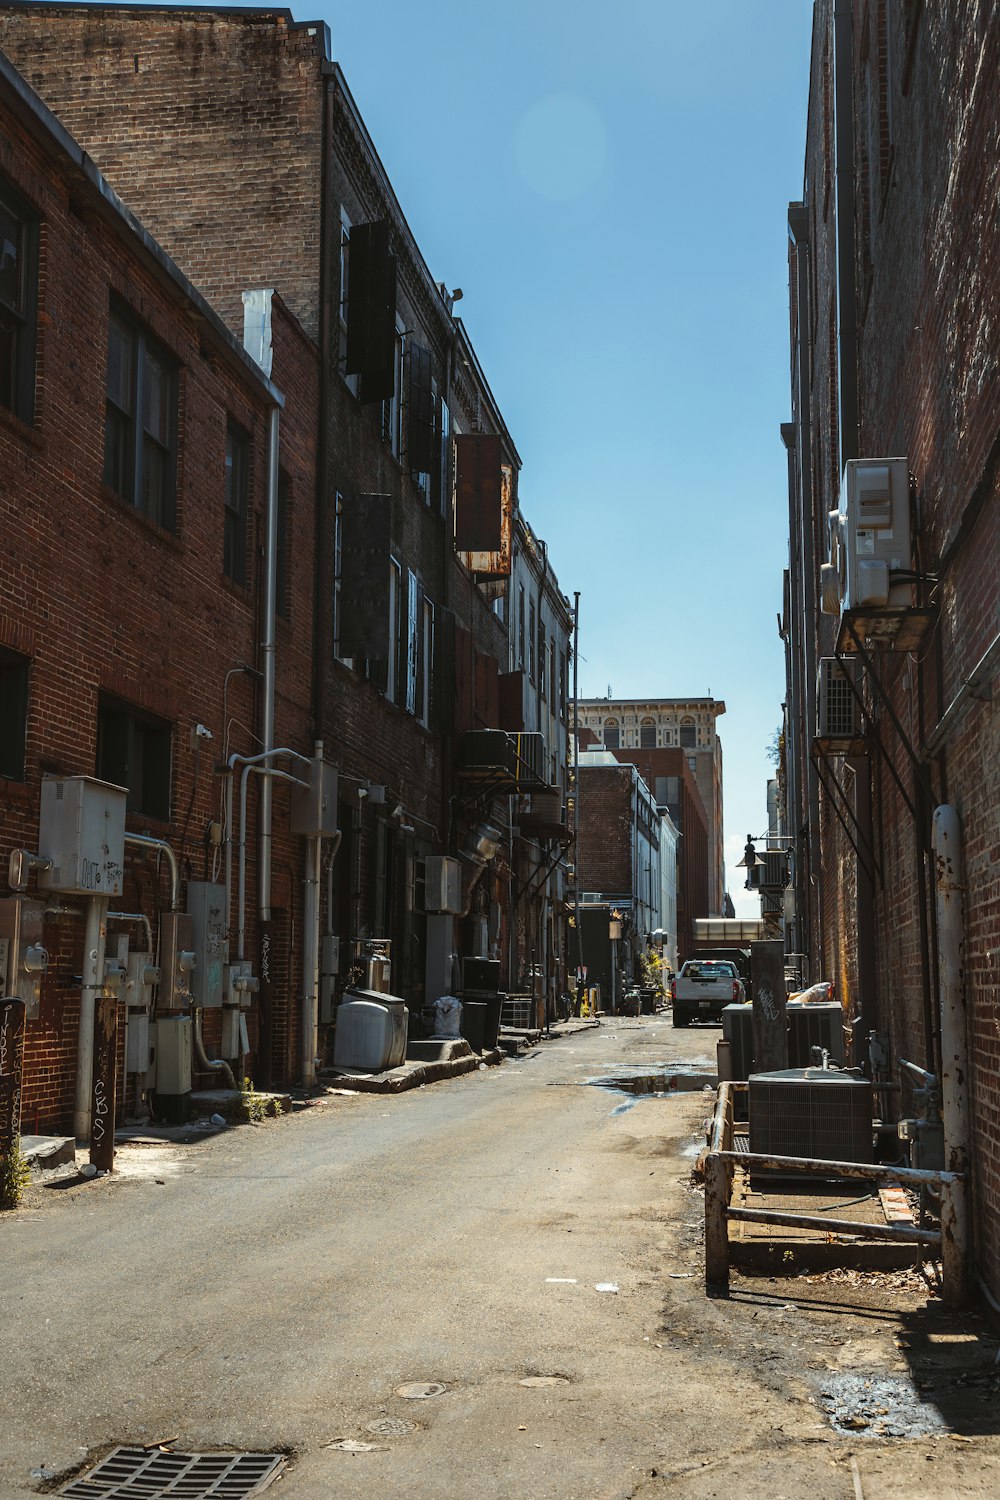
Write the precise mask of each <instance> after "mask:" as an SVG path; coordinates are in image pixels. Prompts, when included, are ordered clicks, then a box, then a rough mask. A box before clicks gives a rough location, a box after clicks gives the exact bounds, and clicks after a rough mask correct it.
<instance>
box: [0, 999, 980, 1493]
mask: <svg viewBox="0 0 1000 1500" xmlns="http://www.w3.org/2000/svg"><path fill="white" fill-rule="evenodd" d="M716 1035H717V1032H716V1031H715V1030H714V1029H706V1030H700V1029H697V1028H695V1029H692V1030H689V1031H682V1032H674V1031H672V1029H671V1028H670V1026H669V1022H667V1021H666V1020H664V1019H661V1018H655V1019H649V1020H635V1021H623V1022H620V1023H618V1024H614V1023H609V1022H607V1021H605V1024H604V1025H603V1026H602V1027H601V1028H600V1029H597V1030H593V1031H588V1032H586V1033H583V1034H578V1035H576V1036H573V1037H566V1038H563V1039H561V1040H559V1041H554V1042H552V1043H549V1044H546V1045H544V1046H543V1047H542V1048H540V1049H539V1050H538V1051H536V1052H535V1053H534V1054H533V1055H532V1056H530V1057H529V1058H527V1059H525V1060H523V1061H520V1062H516V1063H507V1064H505V1065H504V1066H502V1067H500V1068H494V1069H490V1070H488V1071H483V1072H478V1073H475V1074H472V1075H469V1076H467V1077H464V1078H461V1079H457V1080H452V1081H450V1082H445V1083H441V1084H436V1085H432V1086H429V1087H426V1088H424V1089H422V1090H419V1091H415V1092H413V1093H410V1094H404V1095H400V1096H396V1097H389V1098H383V1097H380V1096H373V1095H362V1096H356V1097H354V1098H350V1099H344V1098H340V1097H338V1098H333V1099H330V1100H329V1101H327V1102H325V1103H323V1104H322V1105H320V1106H317V1107H315V1108H313V1109H311V1110H309V1111H308V1112H305V1113H303V1114H299V1115H295V1116H291V1117H286V1118H284V1119H281V1120H278V1121H269V1122H267V1123H265V1124H263V1125H261V1126H259V1127H242V1128H238V1129H230V1130H226V1131H224V1132H223V1133H221V1134H219V1135H217V1136H213V1137H212V1138H211V1139H207V1140H205V1141H203V1142H201V1143H200V1144H197V1145H193V1146H187V1147H180V1148H178V1147H159V1148H157V1147H138V1148H132V1149H131V1150H129V1151H127V1152H123V1153H122V1154H121V1156H120V1157H119V1167H120V1171H118V1172H116V1174H115V1177H114V1178H113V1179H108V1180H104V1181H98V1182H95V1183H92V1184H88V1185H80V1186H76V1187H72V1188H69V1189H57V1188H49V1189H46V1188H42V1189H36V1190H34V1191H33V1192H32V1194H31V1196H30V1199H29V1201H28V1203H27V1205H26V1207H25V1208H23V1209H21V1210H18V1211H17V1212H16V1213H13V1214H7V1215H4V1216H2V1218H0V1264H2V1266H3V1273H4V1274H3V1286H4V1293H3V1296H4V1302H5V1309H4V1316H3V1322H2V1325H0V1339H2V1363H0V1368H2V1378H0V1402H2V1403H3V1408H4V1410H3V1418H4V1419H3V1422H2V1424H0V1496H2V1497H3V1500H7V1497H12V1500H13V1497H21V1496H26V1495H33V1494H37V1493H39V1491H40V1490H42V1489H45V1488H48V1489H51V1488H53V1487H54V1486H55V1485H56V1484H58V1483H59V1481H60V1479H61V1478H65V1476H66V1475H67V1474H68V1473H70V1472H74V1471H76V1470H77V1469H79V1468H80V1466H81V1465H83V1464H84V1462H85V1461H86V1460H90V1461H96V1459H97V1458H98V1457H100V1456H102V1455H103V1454H104V1453H106V1452H107V1451H108V1450H109V1449H110V1448H112V1447H113V1446H115V1445H117V1444H131V1443H137V1444H147V1443H154V1442H156V1441H157V1440H159V1439H164V1440H166V1439H176V1447H178V1448H182V1449H187V1450H194V1451H207V1450H213V1449H230V1448H232V1449H239V1450H257V1451H261V1450H263V1451H267V1452H271V1451H279V1450H281V1451H288V1452H289V1454H290V1457H291V1462H290V1464H289V1467H288V1469H287V1470H286V1472H285V1474H284V1476H283V1477H282V1478H281V1479H280V1480H279V1481H278V1482H277V1483H276V1485H275V1486H274V1488H273V1490H271V1491H269V1494H271V1493H273V1494H274V1495H275V1496H276V1497H278V1496H282V1497H294V1500H303V1497H308V1500H315V1497H327V1496H336V1497H338V1500H351V1497H374V1496H379V1497H384V1496H405V1497H407V1500H432V1497H433V1500H442V1497H451V1500H465V1497H472V1496H475V1497H477V1500H478V1497H518V1500H521V1497H539V1500H548V1497H551V1500H568V1497H570V1496H572V1497H583V1500H600V1497H608V1500H619V1497H620V1500H625V1497H629V1496H642V1497H643V1500H646V1497H647V1496H648V1495H649V1496H652V1495H661V1494H662V1495H664V1496H669V1497H670V1500H674V1497H675V1496H676V1497H684V1500H702V1497H709V1496H714V1495H726V1496H728V1495H730V1494H732V1493H733V1491H734V1485H735V1486H737V1487H738V1488H739V1490H740V1493H741V1494H745V1495H753V1496H757V1495H761V1496H763V1495H768V1496H771V1497H776V1496H787V1497H789V1500H791V1497H798V1496H803V1497H805V1496H808V1497H809V1500H823V1497H826V1496H830V1497H841V1496H843V1497H844V1500H856V1497H857V1495H858V1493H859V1491H858V1490H857V1488H856V1487H855V1486H854V1482H853V1481H854V1474H853V1471H851V1470H850V1469H849V1462H850V1461H851V1459H852V1451H853V1450H850V1449H849V1447H848V1446H845V1440H844V1439H843V1438H837V1437H836V1436H834V1435H833V1434H831V1432H830V1429H829V1426H828V1424H827V1423H826V1422H825V1421H824V1420H823V1419H822V1416H821V1413H820V1412H819V1411H818V1409H817V1405H816V1401H817V1395H816V1391H817V1389H818V1387H817V1386H815V1385H810V1383H809V1381H810V1378H811V1377H810V1373H809V1372H810V1369H822V1370H823V1371H827V1370H830V1369H832V1368H833V1367H834V1366H839V1367H843V1366H844V1365H845V1363H846V1364H847V1365H850V1366H852V1367H853V1359H854V1354H855V1353H856V1350H857V1348H858V1347H861V1345H864V1341H865V1340H867V1344H866V1345H864V1347H865V1348H866V1349H867V1354H866V1356H865V1357H866V1358H869V1359H871V1360H874V1359H875V1357H876V1356H875V1353H874V1352H873V1351H874V1350H875V1346H876V1344H878V1340H879V1339H881V1341H882V1342H881V1344H880V1345H879V1348H880V1349H881V1353H880V1354H879V1356H878V1357H879V1358H881V1359H882V1360H883V1363H884V1362H885V1360H886V1359H890V1358H891V1357H892V1356H893V1355H895V1357H896V1359H897V1360H898V1358H899V1355H898V1351H896V1350H894V1349H893V1348H892V1347H891V1344H890V1339H891V1337H893V1336H894V1331H897V1330H898V1320H897V1321H896V1322H894V1321H893V1317H892V1316H891V1315H889V1314H885V1315H880V1316H881V1322H878V1324H877V1327H876V1326H874V1325H872V1322H871V1318H870V1316H869V1314H868V1313H867V1312H866V1313H865V1314H864V1315H863V1317H859V1318H855V1320H854V1322H852V1323H850V1325H849V1326H850V1330H851V1335H850V1336H848V1335H847V1334H846V1333H845V1329H846V1328H847V1327H848V1323H846V1322H845V1318H844V1315H843V1314H841V1315H840V1316H839V1317H838V1316H837V1314H836V1313H834V1314H831V1313H830V1311H829V1308H828V1307H827V1305H826V1303H827V1302H829V1293H828V1292H826V1293H824V1297H825V1298H826V1302H824V1303H823V1305H822V1306H820V1305H819V1304H818V1303H817V1307H816V1310H815V1312H812V1311H808V1312H803V1311H801V1310H800V1309H801V1306H802V1304H801V1298H800V1299H799V1302H798V1304H797V1305H793V1304H791V1303H790V1302H789V1300H788V1298H789V1293H788V1292H787V1290H785V1289H783V1288H781V1287H778V1286H775V1285H767V1284H766V1283H765V1287H764V1291H763V1292H760V1291H759V1290H757V1289H751V1290H750V1291H748V1292H747V1293H745V1294H742V1293H740V1292H739V1291H738V1290H737V1293H736V1295H735V1296H734V1299H733V1300H732V1301H731V1302H724V1303H719V1302H708V1301H707V1300H706V1299H705V1296H704V1292H703V1289H702V1286H701V1281H700V1249H699V1226H700V1220H701V1198H700V1195H699V1193H698V1192H697V1190H696V1189H694V1188H693V1187H692V1186H691V1183H690V1170H691V1166H692V1163H693V1158H694V1155H695V1153H696V1151H697V1149H698V1146H699V1144H700V1143H701V1139H702V1122H703V1119H704V1116H705V1114H706V1112H707V1108H708V1105H709V1103H710V1101H708V1100H706V1098H705V1097H704V1096H703V1095H701V1094H700V1093H685V1094H680V1095H677V1096H675V1097H669V1098H662V1097H660V1098H657V1097H652V1098H638V1099H636V1098H635V1097H634V1096H631V1095H628V1094H625V1093H622V1092H612V1091H609V1090H607V1089H605V1088H600V1087H590V1086H587V1083H586V1080H587V1079H589V1078H593V1077H598V1076H608V1075H614V1074H615V1073H617V1072H620V1071H621V1070H623V1069H627V1068H631V1069H637V1070H639V1071H642V1070H644V1069H652V1068H659V1067H662V1066H663V1065H664V1064H666V1063H669V1062H672V1061H677V1060H680V1061H682V1062H686V1063H687V1064H688V1065H689V1066H690V1067H693V1068H696V1067H697V1063H698V1061H699V1060H700V1061H702V1062H703V1063H704V1064H705V1065H706V1066H707V1065H708V1064H709V1060H710V1058H711V1056H712V1053H713V1052H714V1042H715V1037H716ZM605 1283H611V1284H614V1285H616V1286H617V1291H601V1290H598V1289H597V1288H598V1286H599V1285H600V1284H605ZM789 1308H791V1311H789ZM859 1329H860V1333H859V1331H858V1330H859ZM876 1335H877V1337H876ZM852 1338H855V1339H860V1340H861V1344H856V1345H855V1349H854V1351H852V1350H851V1349H850V1347H848V1348H847V1349H845V1347H844V1346H845V1344H846V1345H847V1346H850V1345H851V1343H852ZM887 1351H888V1352H887ZM538 1377H544V1378H545V1379H546V1380H547V1381H551V1382H554V1383H546V1384H540V1385H535V1384H532V1385H524V1384H523V1383H522V1382H523V1381H524V1380H526V1379H537V1378H538ZM819 1378H820V1377H819V1376H817V1377H816V1379H819ZM824 1378H826V1377H824ZM411 1383H435V1384H440V1385H441V1386H443V1387H444V1390H443V1391H441V1392H440V1393H439V1394H436V1395H433V1396H431V1397H429V1398H428V1399H422V1400H420V1399H417V1400H413V1399H407V1398H405V1397H402V1396H400V1395H398V1394H397V1391H398V1389H399V1388H400V1387H401V1386H404V1385H406V1384H411ZM371 1424H375V1425H376V1428H378V1427H379V1426H381V1428H382V1429H383V1430H381V1431H378V1430H374V1431H373V1430H372V1428H371ZM386 1424H388V1426H389V1428H390V1429H393V1428H394V1429H395V1430H389V1431H386V1430H385V1428H386ZM400 1424H405V1425H403V1426H400ZM344 1441H348V1442H355V1443H365V1444H370V1445H372V1448H371V1451H362V1452H349V1451H345V1450H344V1449H343V1448H341V1447H337V1446H334V1445H335V1444H338V1443H342V1442H344ZM927 1446H928V1452H929V1454H930V1457H929V1458H928V1457H927V1455H925V1453H924V1452H923V1451H922V1450H920V1451H917V1448H912V1449H911V1450H909V1451H910V1456H911V1458H912V1461H913V1462H912V1463H911V1464H910V1468H912V1467H913V1464H915V1463H916V1462H917V1461H918V1460H919V1463H920V1475H919V1476H918V1477H920V1476H922V1475H923V1474H927V1475H930V1474H931V1473H932V1472H933V1473H934V1476H935V1482H934V1485H933V1488H932V1490H928V1491H927V1493H932V1492H933V1493H935V1494H937V1495H951V1494H955V1495H958V1494H965V1493H969V1494H995V1493H996V1492H997V1489H998V1488H1000V1485H998V1484H997V1483H995V1481H996V1479H997V1476H998V1475H1000V1470H998V1469H997V1468H996V1467H995V1459H994V1458H993V1457H992V1455H993V1454H995V1452H996V1445H995V1443H991V1444H990V1446H989V1448H988V1449H982V1450H977V1454H976V1459H977V1463H976V1465H974V1466H973V1468H972V1469H970V1468H969V1463H968V1462H967V1463H966V1472H968V1473H969V1474H970V1475H972V1474H973V1472H974V1473H975V1474H976V1475H980V1476H981V1475H983V1474H986V1473H987V1471H988V1470H989V1471H990V1473H991V1474H992V1479H989V1480H986V1481H984V1483H986V1486H987V1487H985V1488H978V1487H973V1488H969V1489H968V1490H966V1489H965V1488H961V1487H958V1482H957V1477H956V1476H958V1475H959V1474H960V1472H961V1468H960V1466H959V1468H956V1467H955V1466H956V1464H958V1462H959V1458H958V1457H956V1456H955V1455H954V1454H945V1455H942V1453H941V1448H940V1445H938V1446H937V1447H936V1448H932V1447H931V1446H930V1445H927ZM944 1446H945V1447H947V1446H948V1445H947V1444H945V1445H944ZM943 1457H944V1458H948V1459H949V1460H953V1461H952V1463H951V1467H950V1468H949V1469H948V1471H947V1473H948V1480H947V1482H943V1481H945V1478H946V1475H945V1471H944V1468H945V1466H944V1464H943V1463H942V1461H941V1460H942V1458H943ZM960 1457H961V1458H962V1459H967V1460H969V1461H970V1462H971V1457H972V1454H971V1453H969V1454H967V1453H965V1451H964V1450H963V1451H962V1454H961V1455H960ZM935 1458H936V1459H937V1462H938V1467H937V1468H936V1469H934V1470H932V1469H931V1468H930V1464H931V1462H933V1461H934V1459H935ZM878 1463H882V1465H883V1475H884V1482H883V1481H882V1480H880V1481H879V1482H880V1484H881V1488H877V1487H876V1488H872V1485H873V1484H874V1478H873V1476H874V1475H876V1473H877V1472H878V1467H877V1466H878ZM864 1465H865V1466H866V1467H865V1469H864V1473H865V1482H866V1484H867V1486H868V1487H867V1488H865V1489H864V1490H863V1491H861V1492H860V1493H862V1494H863V1497H864V1500H872V1497H873V1496H881V1495H895V1494H897V1493H899V1494H901V1493H906V1494H907V1495H908V1496H909V1500H913V1496H915V1495H919V1494H921V1493H924V1491H923V1490H921V1488H920V1487H919V1485H915V1484H914V1480H913V1475H912V1474H910V1473H908V1472H904V1471H905V1469H906V1466H902V1465H901V1464H900V1462H899V1458H898V1450H897V1456H895V1457H894V1456H893V1454H892V1452H891V1451H890V1445H886V1444H881V1445H876V1446H871V1447H870V1448H869V1449H868V1450H867V1451H866V1453H865V1456H864ZM984 1465H985V1467H984ZM991 1465H992V1466H993V1467H992V1469H990V1466H991ZM33 1471H34V1472H33ZM39 1471H44V1474H40V1473H39ZM48 1474H52V1475H54V1476H55V1477H54V1478H52V1479H51V1480H50V1479H47V1478H45V1477H44V1475H48ZM952 1480H954V1481H955V1485H956V1487H954V1488H948V1483H951V1482H952ZM897 1482H898V1484H899V1488H897V1487H896V1485H897ZM859 1483H860V1479H859ZM976 1483H977V1484H978V1483H979V1480H978V1479H977V1481H976Z"/></svg>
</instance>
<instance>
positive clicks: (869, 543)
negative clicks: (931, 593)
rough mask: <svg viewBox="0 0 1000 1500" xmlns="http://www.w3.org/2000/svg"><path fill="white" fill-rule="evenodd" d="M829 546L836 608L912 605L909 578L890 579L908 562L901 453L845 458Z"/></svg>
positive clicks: (906, 486)
mask: <svg viewBox="0 0 1000 1500" xmlns="http://www.w3.org/2000/svg"><path fill="white" fill-rule="evenodd" d="M834 551H835V552H836V554H837V556H836V563H837V567H838V569H839V574H840V602H841V608H842V609H844V610H852V609H906V608H908V607H909V606H911V605H912V604H913V580H912V579H905V580H899V581H894V579H893V575H894V574H897V573H906V572H908V571H909V569H910V567H911V547H910V469H909V464H908V462H907V460H906V459H905V458H852V459H849V460H848V462H847V466H846V471H845V474H844V485H843V491H842V495H841V506H840V528H839V536H836V537H835V545H832V546H831V553H832V552H834ZM832 560H833V558H832V557H831V561H832Z"/></svg>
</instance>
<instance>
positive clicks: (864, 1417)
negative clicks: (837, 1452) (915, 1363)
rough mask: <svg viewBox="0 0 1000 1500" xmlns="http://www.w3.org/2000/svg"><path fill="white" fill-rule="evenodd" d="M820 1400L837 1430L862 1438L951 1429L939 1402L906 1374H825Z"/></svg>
mask: <svg viewBox="0 0 1000 1500" xmlns="http://www.w3.org/2000/svg"><path fill="white" fill-rule="evenodd" d="M816 1399H817V1402H818V1404H819V1408H820V1410H821V1411H822V1413H823V1415H824V1416H825V1417H826V1419H827V1421H828V1422H829V1424H830V1426H831V1427H832V1428H833V1430H834V1432H839V1433H841V1434H843V1436H845V1437H858V1438H865V1437H871V1438H884V1437H899V1438H914V1437H930V1436H932V1435H933V1434H934V1433H938V1432H948V1431H949V1428H948V1424H947V1423H946V1422H945V1420H944V1419H943V1417H942V1416H941V1413H940V1412H939V1411H938V1409H937V1407H936V1406H932V1405H931V1404H930V1403H929V1402H928V1401H925V1400H924V1398H923V1397H922V1396H921V1394H920V1392H919V1391H918V1390H917V1388H916V1386H915V1385H914V1384H913V1382H912V1381H911V1380H909V1379H908V1378H907V1377H906V1376H905V1375H833V1374H827V1375H824V1377H823V1381H822V1384H821V1385H820V1386H819V1388H818V1391H817V1398H816Z"/></svg>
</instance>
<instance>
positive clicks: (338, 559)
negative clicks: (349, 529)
mask: <svg viewBox="0 0 1000 1500" xmlns="http://www.w3.org/2000/svg"><path fill="white" fill-rule="evenodd" d="M343 512H344V497H343V495H342V494H341V493H340V491H339V490H338V491H337V497H336V499H335V500H334V503H333V598H332V599H331V601H330V607H331V616H332V619H331V625H332V631H331V634H332V638H333V654H334V656H335V657H337V658H338V659H339V660H341V661H342V660H343V657H341V655H340V581H341V577H342V575H343V569H344V528H343Z"/></svg>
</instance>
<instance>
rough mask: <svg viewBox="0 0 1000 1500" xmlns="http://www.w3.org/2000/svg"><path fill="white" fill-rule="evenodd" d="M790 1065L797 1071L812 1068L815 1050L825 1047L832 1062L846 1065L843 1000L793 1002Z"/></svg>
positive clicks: (788, 1006) (788, 1007)
mask: <svg viewBox="0 0 1000 1500" xmlns="http://www.w3.org/2000/svg"><path fill="white" fill-rule="evenodd" d="M785 1014H786V1015H787V1017H788V1061H789V1063H790V1064H791V1065H792V1067H793V1068H808V1067H809V1065H810V1063H811V1062H812V1060H813V1059H812V1055H811V1051H812V1048H813V1047H822V1049H823V1051H824V1052H825V1053H826V1054H827V1056H828V1057H829V1058H830V1060H831V1061H832V1062H837V1063H842V1062H843V1061H844V1012H843V1008H842V1007H841V1004H840V1001H839V1000H821V1001H817V1002H815V1003H812V1004H810V1002H809V1001H808V1000H789V1001H788V1003H787V1004H786V1006H785Z"/></svg>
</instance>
